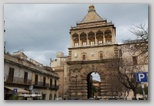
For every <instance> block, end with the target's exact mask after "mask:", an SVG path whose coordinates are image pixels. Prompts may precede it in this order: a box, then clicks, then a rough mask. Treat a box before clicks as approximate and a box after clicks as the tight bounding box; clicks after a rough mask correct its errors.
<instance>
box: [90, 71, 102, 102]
mask: <svg viewBox="0 0 154 106" xmlns="http://www.w3.org/2000/svg"><path fill="white" fill-rule="evenodd" d="M100 85H101V81H100V75H99V74H98V73H96V72H91V73H89V74H88V75H87V99H98V98H99V97H100V96H101V86H100Z"/></svg>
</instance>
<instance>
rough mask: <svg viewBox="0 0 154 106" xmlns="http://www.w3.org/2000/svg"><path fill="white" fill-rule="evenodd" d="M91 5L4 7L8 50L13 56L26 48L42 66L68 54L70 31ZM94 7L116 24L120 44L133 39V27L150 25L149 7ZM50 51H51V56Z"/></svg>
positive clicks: (23, 5) (105, 5)
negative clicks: (62, 53)
mask: <svg viewBox="0 0 154 106" xmlns="http://www.w3.org/2000/svg"><path fill="white" fill-rule="evenodd" d="M89 5H91V4H4V20H5V29H6V32H5V34H4V41H6V50H7V51H8V52H11V53H12V52H14V51H17V50H20V49H23V50H24V52H25V53H27V54H28V55H29V56H30V57H34V59H37V60H39V61H41V62H43V64H48V60H49V59H50V58H55V56H54V54H55V55H56V52H57V51H62V52H64V53H65V55H67V54H68V47H70V34H69V31H70V28H71V26H76V22H80V21H82V19H83V18H84V16H85V15H86V14H87V12H88V7H89ZM93 5H94V6H95V9H96V12H97V13H98V14H99V15H100V16H101V17H102V18H103V19H107V20H108V21H112V22H113V23H114V25H115V27H116V32H117V35H116V37H117V42H122V40H124V39H129V38H133V36H132V34H131V33H130V32H129V28H130V27H132V26H133V25H136V24H140V23H143V24H144V23H145V24H148V5H147V4H93ZM30 51H31V52H30ZM37 51H38V52H39V53H37ZM47 51H51V54H52V55H49V54H50V53H48V52H47ZM52 51H54V52H52ZM33 53H34V54H33ZM35 53H36V54H35ZM47 54H48V55H47ZM39 55H40V57H39ZM46 55H47V56H46ZM45 59H47V60H45Z"/></svg>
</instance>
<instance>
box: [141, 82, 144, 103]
mask: <svg viewBox="0 0 154 106" xmlns="http://www.w3.org/2000/svg"><path fill="white" fill-rule="evenodd" d="M141 86H142V92H143V99H144V100H145V91H144V83H143V82H141Z"/></svg>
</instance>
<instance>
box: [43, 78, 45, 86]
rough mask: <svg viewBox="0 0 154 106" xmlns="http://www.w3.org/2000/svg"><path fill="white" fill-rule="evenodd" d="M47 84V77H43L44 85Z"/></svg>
mask: <svg viewBox="0 0 154 106" xmlns="http://www.w3.org/2000/svg"><path fill="white" fill-rule="evenodd" d="M45 85H46V77H43V86H45Z"/></svg>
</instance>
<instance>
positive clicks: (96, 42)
mask: <svg viewBox="0 0 154 106" xmlns="http://www.w3.org/2000/svg"><path fill="white" fill-rule="evenodd" d="M94 34H95V35H94V36H95V45H98V41H97V38H96V33H94Z"/></svg>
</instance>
